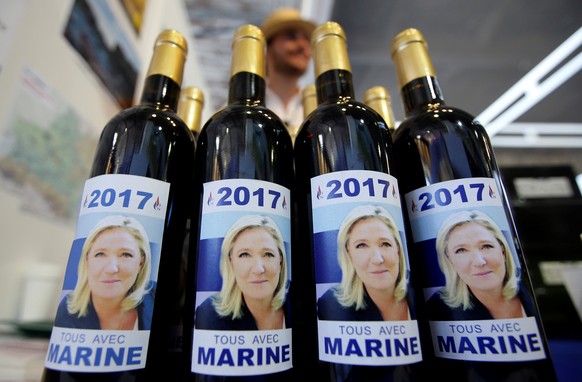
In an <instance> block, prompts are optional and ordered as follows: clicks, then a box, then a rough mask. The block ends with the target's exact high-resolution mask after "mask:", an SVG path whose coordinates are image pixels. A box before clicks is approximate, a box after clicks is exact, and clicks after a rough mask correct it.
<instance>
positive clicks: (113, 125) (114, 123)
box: [104, 105, 195, 142]
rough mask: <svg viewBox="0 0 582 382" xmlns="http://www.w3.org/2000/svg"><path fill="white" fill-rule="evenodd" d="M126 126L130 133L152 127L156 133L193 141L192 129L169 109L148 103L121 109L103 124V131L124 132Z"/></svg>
mask: <svg viewBox="0 0 582 382" xmlns="http://www.w3.org/2000/svg"><path fill="white" fill-rule="evenodd" d="M127 128H131V129H132V130H127V133H128V134H131V133H132V131H135V132H136V133H140V134H141V132H143V130H146V129H148V128H149V129H152V128H153V129H154V130H155V131H156V132H157V134H158V135H165V136H168V137H173V138H174V139H178V140H182V139H184V140H187V141H192V142H195V140H194V134H193V133H192V131H191V130H190V129H189V128H188V126H187V125H186V123H185V122H184V121H182V119H181V118H180V117H178V115H177V114H176V113H175V112H174V111H173V110H171V109H163V108H157V107H154V106H150V105H136V106H132V107H130V108H127V109H125V110H122V111H121V112H119V113H118V114H117V115H115V116H114V117H113V118H112V119H110V120H109V122H108V123H107V124H106V125H105V128H104V132H107V131H108V130H109V131H116V132H118V131H119V130H120V129H121V130H124V132H125V129H127Z"/></svg>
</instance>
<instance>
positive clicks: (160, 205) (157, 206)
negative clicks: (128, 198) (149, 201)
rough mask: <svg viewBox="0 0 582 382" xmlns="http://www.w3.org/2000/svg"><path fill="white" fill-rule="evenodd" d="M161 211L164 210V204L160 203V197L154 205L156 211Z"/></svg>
mask: <svg viewBox="0 0 582 382" xmlns="http://www.w3.org/2000/svg"><path fill="white" fill-rule="evenodd" d="M160 209H162V203H160V197H159V196H158V197H157V198H156V201H155V203H154V210H156V211H159V210H160Z"/></svg>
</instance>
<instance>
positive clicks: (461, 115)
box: [393, 105, 486, 141]
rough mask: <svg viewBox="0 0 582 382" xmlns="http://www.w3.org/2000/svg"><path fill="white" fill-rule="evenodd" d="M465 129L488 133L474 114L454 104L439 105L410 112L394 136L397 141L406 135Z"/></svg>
mask: <svg viewBox="0 0 582 382" xmlns="http://www.w3.org/2000/svg"><path fill="white" fill-rule="evenodd" d="M463 131H465V132H468V131H477V132H479V133H480V134H486V132H485V129H484V127H483V126H482V125H481V124H480V123H479V122H478V121H477V120H476V119H475V117H474V116H473V115H472V114H470V113H468V112H466V111H464V110H462V109H459V108H457V107H454V106H448V105H438V106H429V107H426V108H424V109H422V110H419V111H417V112H416V113H413V114H410V115H409V116H408V117H406V118H405V119H404V120H403V121H402V122H401V123H400V124H399V125H398V127H397V128H396V130H395V132H394V135H393V136H394V141H396V140H399V139H403V138H404V137H417V136H419V135H422V136H424V135H427V134H433V133H443V132H457V133H461V132H463Z"/></svg>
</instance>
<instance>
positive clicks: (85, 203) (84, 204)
mask: <svg viewBox="0 0 582 382" xmlns="http://www.w3.org/2000/svg"><path fill="white" fill-rule="evenodd" d="M88 197H89V196H87V195H85V201H84V202H83V207H87V202H88V201H89V200H88V199H87V198H88Z"/></svg>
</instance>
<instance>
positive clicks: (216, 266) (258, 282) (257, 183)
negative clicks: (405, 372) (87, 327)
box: [185, 24, 295, 381]
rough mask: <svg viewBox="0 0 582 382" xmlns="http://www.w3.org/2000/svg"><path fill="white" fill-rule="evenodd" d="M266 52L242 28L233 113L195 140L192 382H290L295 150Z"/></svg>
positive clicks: (257, 36)
mask: <svg viewBox="0 0 582 382" xmlns="http://www.w3.org/2000/svg"><path fill="white" fill-rule="evenodd" d="M265 49H266V41H265V37H264V35H263V32H262V31H261V30H260V29H259V28H258V27H257V26H255V25H251V24H246V25H243V26H241V27H240V28H238V29H237V30H236V32H235V34H234V37H233V41H232V63H231V71H230V82H229V93H228V102H227V105H226V106H225V107H224V108H223V109H221V110H220V111H218V112H217V113H215V114H214V115H213V116H212V117H211V118H210V119H209V120H208V121H207V122H206V123H205V124H204V126H203V127H202V130H201V132H200V136H199V137H198V147H197V150H196V158H195V174H196V175H195V186H194V187H195V191H194V194H193V196H194V199H195V202H194V203H195V212H194V215H193V216H194V217H195V218H194V220H193V221H194V223H193V228H192V231H191V236H192V242H191V248H192V251H191V257H190V260H189V263H190V264H195V265H196V266H195V267H192V268H191V269H192V271H191V272H190V269H189V277H188V283H187V286H188V293H187V296H188V297H187V306H188V310H187V321H188V325H187V330H189V332H188V333H186V334H185V336H186V338H189V339H190V340H191V341H189V343H188V344H187V348H186V352H188V353H189V359H190V361H191V368H190V372H191V379H192V380H195V381H223V380H228V379H231V378H232V379H236V380H249V381H251V380H252V381H285V380H293V379H292V373H293V360H292V345H293V344H292V330H294V327H295V324H294V319H295V315H294V314H293V301H292V299H291V298H290V297H289V295H288V294H289V288H290V283H292V280H291V271H290V269H291V262H292V261H291V260H292V254H291V208H292V204H291V187H292V184H293V178H294V177H293V151H292V150H293V144H292V142H291V137H290V136H289V133H288V132H287V129H286V126H285V124H284V123H283V121H282V120H281V119H280V118H279V117H278V116H277V115H276V114H275V113H273V112H272V111H271V110H270V109H268V108H266V107H265V106H264V101H265V90H266V82H265V65H266V64H265Z"/></svg>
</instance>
